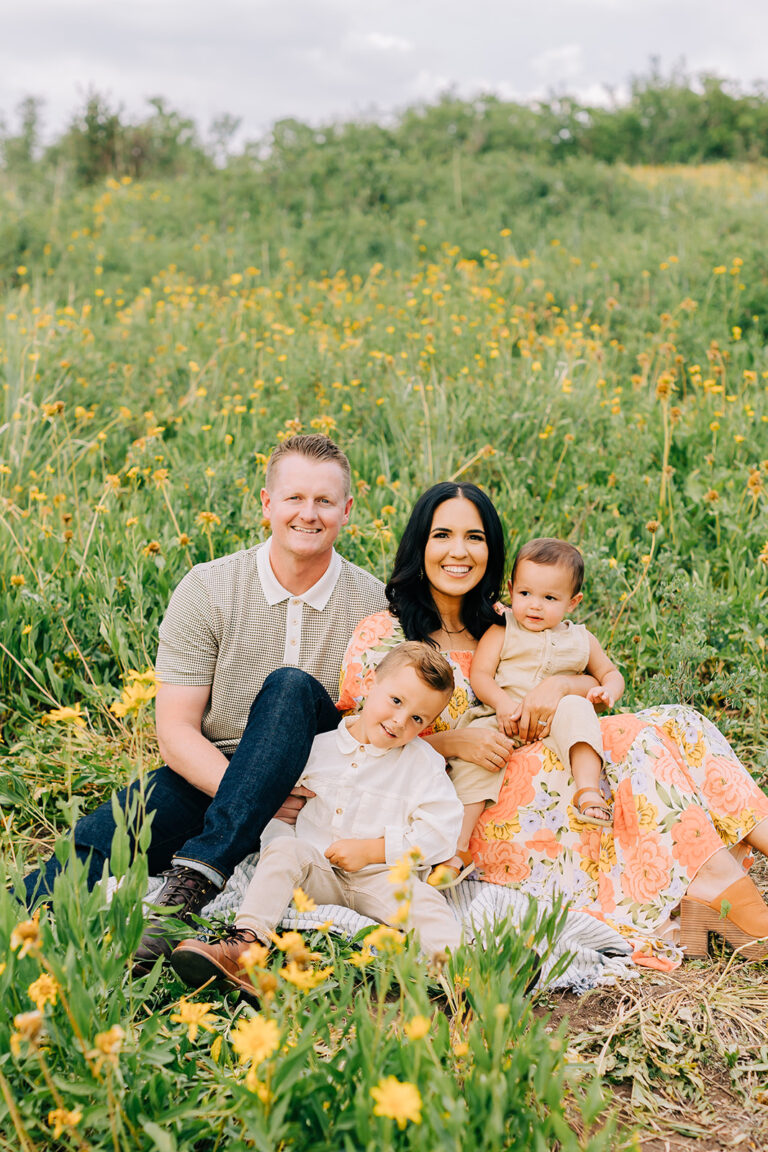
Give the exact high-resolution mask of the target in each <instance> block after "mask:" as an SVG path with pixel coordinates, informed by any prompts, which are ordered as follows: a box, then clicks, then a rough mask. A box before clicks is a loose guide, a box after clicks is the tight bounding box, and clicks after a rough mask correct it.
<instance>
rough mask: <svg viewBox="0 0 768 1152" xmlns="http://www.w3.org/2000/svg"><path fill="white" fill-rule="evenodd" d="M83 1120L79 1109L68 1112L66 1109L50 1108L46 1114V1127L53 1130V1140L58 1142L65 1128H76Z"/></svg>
mask: <svg viewBox="0 0 768 1152" xmlns="http://www.w3.org/2000/svg"><path fill="white" fill-rule="evenodd" d="M82 1118H83V1114H82V1112H81V1111H80V1109H79V1108H73V1109H72V1111H71V1112H68V1111H67V1109H66V1108H52V1109H51V1111H50V1112H49V1113H48V1127H49V1128H53V1138H54V1140H58V1139H59V1137H60V1136H61V1134H62V1133H63V1131H64V1129H65V1128H76V1127H77V1125H78V1124H79V1123H80V1121H81V1120H82Z"/></svg>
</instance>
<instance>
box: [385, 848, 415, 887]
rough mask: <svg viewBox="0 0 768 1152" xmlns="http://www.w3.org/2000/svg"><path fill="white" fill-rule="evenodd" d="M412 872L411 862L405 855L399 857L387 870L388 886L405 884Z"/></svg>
mask: <svg viewBox="0 0 768 1152" xmlns="http://www.w3.org/2000/svg"><path fill="white" fill-rule="evenodd" d="M412 872H413V862H412V860H411V858H410V856H409V855H408V854H407V853H406V855H405V856H401V857H400V859H399V860H397V861H396V862H395V863H394V864H392V866H391V867H390V869H389V882H390V884H407V883H408V881H409V880H410V878H411V873H412Z"/></svg>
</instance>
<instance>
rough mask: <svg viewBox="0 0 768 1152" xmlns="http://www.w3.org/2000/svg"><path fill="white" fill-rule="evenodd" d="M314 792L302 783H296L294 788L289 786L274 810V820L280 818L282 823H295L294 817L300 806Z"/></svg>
mask: <svg viewBox="0 0 768 1152" xmlns="http://www.w3.org/2000/svg"><path fill="white" fill-rule="evenodd" d="M315 795H316V793H315V792H312V791H311V790H310V789H309V788H304V786H303V785H301V784H297V785H296V787H295V788H291V790H290V792H289V793H288V795H287V796H286V798H285V800H283V802H282V804H281V805H280V807H279V808H278V810H277V812H275V820H282V821H283V823H284V824H295V823H296V817H297V816H298V814H299V812H301V810H302V808H303V807H304V805H305V804H306V802H307V800H309V799H310V798H311V797H312V796H315Z"/></svg>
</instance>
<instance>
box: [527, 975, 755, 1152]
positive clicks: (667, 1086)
mask: <svg viewBox="0 0 768 1152" xmlns="http://www.w3.org/2000/svg"><path fill="white" fill-rule="evenodd" d="M767 971H768V969H767V968H766V965H765V964H746V963H742V962H738V963H736V962H733V961H729V959H728V958H727V957H725V956H723V957H721V958H720V960H717V961H715V962H709V961H707V962H695V961H691V962H689V963H687V964H685V965H684V966H683V967H682V968H681V969H679V970H678V971H676V972H673V973H671V974H665V975H663V976H660V975H659V973H652V972H643V973H641V974H640V976H639V978H638V979H635V980H631V981H623V982H620V983H617V984H616V985H614V986H611V987H608V988H601V989H596V990H595V991H593V992H590V993H587V994H586V995H584V996H575V995H573V994H572V993H555V994H553V995H552V996H550V997H549V999H548V1000H547V1001H546V1002H543V1003H542V1004H541V1005H540V1006H539V1009H538V1010H539V1011H541V1012H544V1011H546V1012H548V1013H549V1014H550V1019H551V1022H552V1025H553V1026H557V1025H558V1024H560V1023H564V1025H565V1028H566V1034H567V1037H568V1042H569V1056H570V1058H571V1059H572V1060H573V1061H574V1062H576V1063H582V1064H583V1065H584V1068H585V1072H587V1071H588V1072H593V1071H595V1070H597V1071H598V1072H600V1074H601V1075H602V1076H603V1078H604V1082H605V1087H606V1094H607V1095H608V1097H609V1098H611V1097H612V1099H613V1103H614V1104H615V1106H616V1108H617V1110H618V1113H619V1117H620V1119H621V1121H622V1123H623V1124H625V1125H626V1126H627V1127H628V1128H631V1129H634V1131H635V1132H636V1133H637V1137H638V1146H639V1148H640V1149H642V1152H694V1149H695V1150H696V1152H718V1150H720V1149H740V1150H744V1152H758V1150H765V1149H766V1148H768V1091H767V1090H766V1088H767V1087H768V981H766V979H765V977H766V973H767Z"/></svg>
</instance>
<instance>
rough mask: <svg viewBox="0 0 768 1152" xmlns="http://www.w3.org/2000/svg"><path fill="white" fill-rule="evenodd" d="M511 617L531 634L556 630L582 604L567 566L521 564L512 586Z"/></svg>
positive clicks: (579, 593) (526, 561) (510, 587)
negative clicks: (546, 629)
mask: <svg viewBox="0 0 768 1152" xmlns="http://www.w3.org/2000/svg"><path fill="white" fill-rule="evenodd" d="M509 591H510V594H511V596H512V615H513V616H514V618H515V620H517V622H518V624H519V625H520V627H521V628H525V629H526V630H527V631H528V632H543V631H544V630H545V628H555V627H556V626H557V625H558V624H559V623H560V622H561V620H562V619H563V617H564V616H567V615H568V613H569V612H572V611H573V609H574V608H575V607H576V605H577V604H578V603H579V602H580V601H581V599H582V596H581V592H577V593H576V595H575V596H574V594H573V576H572V575H571V573H570V571H569V569H568V568H566V566H565V565H564V564H536V563H534V561H533V560H521V561H520V563H519V564H518V566H517V569H516V571H515V580H514V583H512V582H510V585H509Z"/></svg>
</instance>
